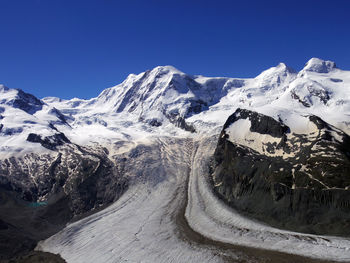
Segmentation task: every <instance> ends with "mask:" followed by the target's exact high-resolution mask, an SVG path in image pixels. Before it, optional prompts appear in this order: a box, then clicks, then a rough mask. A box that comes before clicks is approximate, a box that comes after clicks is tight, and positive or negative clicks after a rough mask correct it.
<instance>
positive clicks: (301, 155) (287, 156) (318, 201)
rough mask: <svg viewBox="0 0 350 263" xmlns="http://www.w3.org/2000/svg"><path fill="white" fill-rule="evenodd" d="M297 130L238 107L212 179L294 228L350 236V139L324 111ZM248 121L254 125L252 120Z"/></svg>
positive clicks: (252, 210)
mask: <svg viewBox="0 0 350 263" xmlns="http://www.w3.org/2000/svg"><path fill="white" fill-rule="evenodd" d="M307 118H308V119H309V124H308V125H309V126H310V125H313V129H312V130H309V132H308V133H305V134H296V133H294V132H293V131H291V130H290V128H289V127H287V126H286V125H285V124H283V122H282V120H279V121H277V120H275V119H273V118H271V117H269V116H266V115H262V114H259V113H256V112H253V111H249V110H243V109H237V110H236V112H235V113H234V114H233V115H231V116H230V117H229V118H228V120H227V121H226V123H225V125H224V128H223V130H222V132H221V135H220V139H219V141H218V144H217V148H216V151H215V156H214V162H213V167H212V182H213V187H214V190H215V192H216V193H217V195H218V196H219V197H220V198H222V199H223V200H224V201H226V202H227V203H228V204H229V205H231V206H233V207H235V208H237V209H239V210H240V211H242V212H244V213H246V214H248V215H251V216H253V217H255V218H257V219H259V220H262V221H264V222H267V223H269V224H271V225H274V226H277V227H282V228H286V229H290V230H294V231H300V232H308V233H317V234H331V235H345V236H349V235H350V227H349V226H350V187H349V186H350V150H349V149H350V138H349V136H348V135H347V134H345V133H343V132H341V131H340V130H337V129H336V128H334V127H332V126H331V125H329V124H327V123H325V122H324V121H322V120H321V119H320V118H318V117H316V116H308V117H307ZM247 124H248V125H247Z"/></svg>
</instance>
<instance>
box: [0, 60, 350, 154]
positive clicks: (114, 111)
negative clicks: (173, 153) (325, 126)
mask: <svg viewBox="0 0 350 263" xmlns="http://www.w3.org/2000/svg"><path fill="white" fill-rule="evenodd" d="M349 85H350V73H349V72H348V71H344V70H341V69H338V68H336V67H335V63H334V62H331V61H323V60H320V59H316V58H313V59H311V60H310V61H308V62H307V64H306V65H305V67H304V68H303V69H302V70H301V71H300V72H295V71H294V70H293V69H290V68H289V67H288V66H286V65H285V64H283V63H280V64H279V65H277V66H276V67H272V68H270V69H268V70H266V71H264V72H262V73H261V74H260V75H258V76H257V77H256V78H252V79H238V78H207V77H203V76H191V75H187V74H185V73H183V72H181V71H179V70H177V69H175V68H174V67H171V66H164V67H156V68H154V69H153V70H149V71H146V72H143V73H140V74H138V75H134V74H130V75H129V76H128V77H127V79H126V80H125V81H124V82H122V83H121V84H119V85H117V86H115V87H112V88H108V89H106V90H104V91H103V92H102V93H101V94H100V95H99V96H97V97H96V98H92V99H90V100H81V99H77V98H75V99H71V100H61V99H59V98H54V97H48V98H44V99H42V100H39V99H37V98H35V97H34V96H32V95H29V94H26V93H24V92H22V91H17V90H11V89H8V88H5V87H3V86H2V88H1V90H0V92H1V95H2V97H3V99H2V100H1V107H2V108H1V111H2V113H1V114H2V115H1V116H2V118H3V119H2V121H1V123H2V125H3V128H2V132H3V133H4V134H5V135H8V134H12V136H11V139H9V137H6V138H3V140H2V143H1V147H2V149H4V150H3V152H6V153H8V152H10V151H12V150H13V151H14V152H18V151H20V150H21V149H24V148H28V147H29V145H30V144H27V143H26V139H27V136H28V134H29V133H30V132H33V131H34V133H35V130H37V131H40V133H42V136H52V135H53V134H55V133H57V130H58V131H59V132H62V133H64V134H65V136H66V137H67V138H68V139H69V140H70V141H72V142H74V143H78V144H89V143H92V142H97V143H102V144H106V145H108V143H109V142H110V141H111V140H114V139H122V140H134V139H138V138H143V137H145V136H147V134H172V135H180V136H183V135H184V134H186V133H185V132H183V131H181V130H187V131H191V132H197V133H215V132H216V133H219V131H220V129H221V127H222V125H223V124H224V122H225V121H226V119H227V118H228V116H230V115H231V114H232V113H233V112H234V111H235V110H236V109H237V108H238V107H239V108H246V109H250V110H253V111H257V112H259V113H263V114H266V115H268V116H271V117H273V118H275V119H277V120H278V119H283V120H284V122H285V123H286V124H287V125H288V126H289V127H294V126H295V127H294V128H295V129H304V127H299V125H302V123H304V122H303V121H302V119H300V116H305V115H316V116H319V117H320V118H321V119H323V120H324V121H326V122H328V123H330V124H332V125H334V126H335V127H338V128H339V129H341V130H343V131H344V132H346V133H348V134H349V133H350V122H349V116H350V100H349V99H348V98H350V89H349V88H348V87H349ZM8 116H12V117H8ZM299 120H301V121H299ZM174 126H175V127H177V128H174ZM179 128H180V129H179ZM23 131H24V132H23ZM16 137H18V138H17V139H15V138H16ZM19 137H20V138H19ZM17 140H18V142H17ZM16 145H18V146H19V145H21V146H19V147H18V148H17V149H16V147H15V146H16ZM23 145H26V146H25V147H23ZM11 149H12V150H11Z"/></svg>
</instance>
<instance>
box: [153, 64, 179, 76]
mask: <svg viewBox="0 0 350 263" xmlns="http://www.w3.org/2000/svg"><path fill="white" fill-rule="evenodd" d="M151 71H152V72H154V73H161V74H166V73H171V74H176V73H177V74H184V73H183V72H182V71H180V70H178V69H177V68H175V67H173V66H170V65H165V66H158V67H155V68H154V69H152V70H151Z"/></svg>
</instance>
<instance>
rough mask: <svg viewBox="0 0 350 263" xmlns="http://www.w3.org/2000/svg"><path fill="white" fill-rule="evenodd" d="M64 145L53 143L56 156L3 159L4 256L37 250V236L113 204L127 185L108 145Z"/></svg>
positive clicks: (0, 236) (0, 219)
mask: <svg viewBox="0 0 350 263" xmlns="http://www.w3.org/2000/svg"><path fill="white" fill-rule="evenodd" d="M63 136H64V135H60V136H59V138H61V137H62V138H63V139H64V138H65V137H63ZM32 137H33V138H37V137H35V136H32ZM62 138H61V139H62ZM37 142H38V143H41V144H43V142H45V140H44V141H42V140H41V141H37ZM53 143H54V142H53V141H52V142H51V144H50V143H49V144H48V143H47V142H45V143H44V144H43V146H44V147H46V146H45V145H49V146H52V145H53ZM65 143H66V144H65V145H64V146H61V147H59V145H55V147H54V148H52V147H50V148H51V149H52V150H54V152H53V153H52V154H35V153H30V154H27V155H25V156H23V157H18V158H13V157H11V158H7V159H4V160H1V161H0V195H1V198H0V240H1V241H0V260H1V259H6V258H7V259H8V258H11V257H13V256H19V255H23V254H25V253H26V252H28V251H30V250H32V249H34V247H35V246H36V243H37V242H38V241H39V240H42V239H45V238H47V237H49V236H50V235H52V234H54V233H56V232H57V231H59V230H60V229H62V228H63V227H64V226H65V224H66V223H67V222H69V221H70V220H72V219H74V218H78V217H80V216H82V215H84V214H86V213H88V212H90V211H96V210H97V209H100V208H102V207H104V206H106V205H108V204H110V203H112V202H113V201H114V200H116V199H118V198H119V197H120V196H121V195H122V193H123V192H124V191H125V190H126V189H127V187H128V181H127V179H126V178H125V177H123V176H122V175H121V174H120V173H119V172H118V167H117V164H116V163H115V162H112V161H111V160H110V159H109V158H108V157H107V153H106V152H105V151H104V149H102V148H100V149H91V148H87V147H80V146H77V145H73V144H70V143H69V142H65ZM56 147H57V148H56Z"/></svg>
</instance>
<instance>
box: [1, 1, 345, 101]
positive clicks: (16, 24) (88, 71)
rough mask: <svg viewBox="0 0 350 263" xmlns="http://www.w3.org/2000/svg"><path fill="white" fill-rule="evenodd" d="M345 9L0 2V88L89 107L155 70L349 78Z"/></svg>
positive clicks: (289, 4) (331, 5)
mask: <svg viewBox="0 0 350 263" xmlns="http://www.w3.org/2000/svg"><path fill="white" fill-rule="evenodd" d="M349 14H350V1H348V0H332V1H331V0H328V1H322V0H317V1H316V0H315V1H314V0H304V1H299V0H294V1H282V0H278V1H268V0H265V1H262V0H260V1H250V0H244V1H235V0H230V1H229V0H227V1H224V0H211V1H205V0H192V1H191V0H187V1H181V0H177V1H174V0H173V1H167V0H157V1H156V0H143V1H138V0H121V1H118V0H83V1H77V0H22V1H19V0H0V83H3V84H5V85H7V86H8V87H10V88H21V89H23V90H24V91H27V92H30V93H32V94H34V95H36V96H38V97H45V96H58V97H62V98H72V97H80V98H91V97H94V96H97V95H98V94H99V93H100V92H101V91H102V90H103V89H105V88H107V87H110V86H114V85H116V84H118V83H120V82H121V81H123V80H124V79H125V78H126V76H127V75H128V74H129V73H140V72H142V71H145V70H147V69H151V68H153V67H155V66H158V65H173V66H175V67H176V68H178V69H180V70H182V71H184V72H186V73H189V74H201V75H206V76H230V77H254V76H256V75H257V74H259V73H260V72H261V71H262V70H264V69H267V68H269V67H271V66H274V65H277V64H278V63H279V62H285V63H286V64H287V65H289V66H291V67H293V68H295V69H297V70H299V69H300V68H302V67H303V65H304V64H305V62H306V61H307V60H308V59H309V58H311V57H320V58H323V59H330V60H333V61H335V62H336V63H337V65H338V66H339V67H341V68H343V69H350V17H349Z"/></svg>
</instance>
